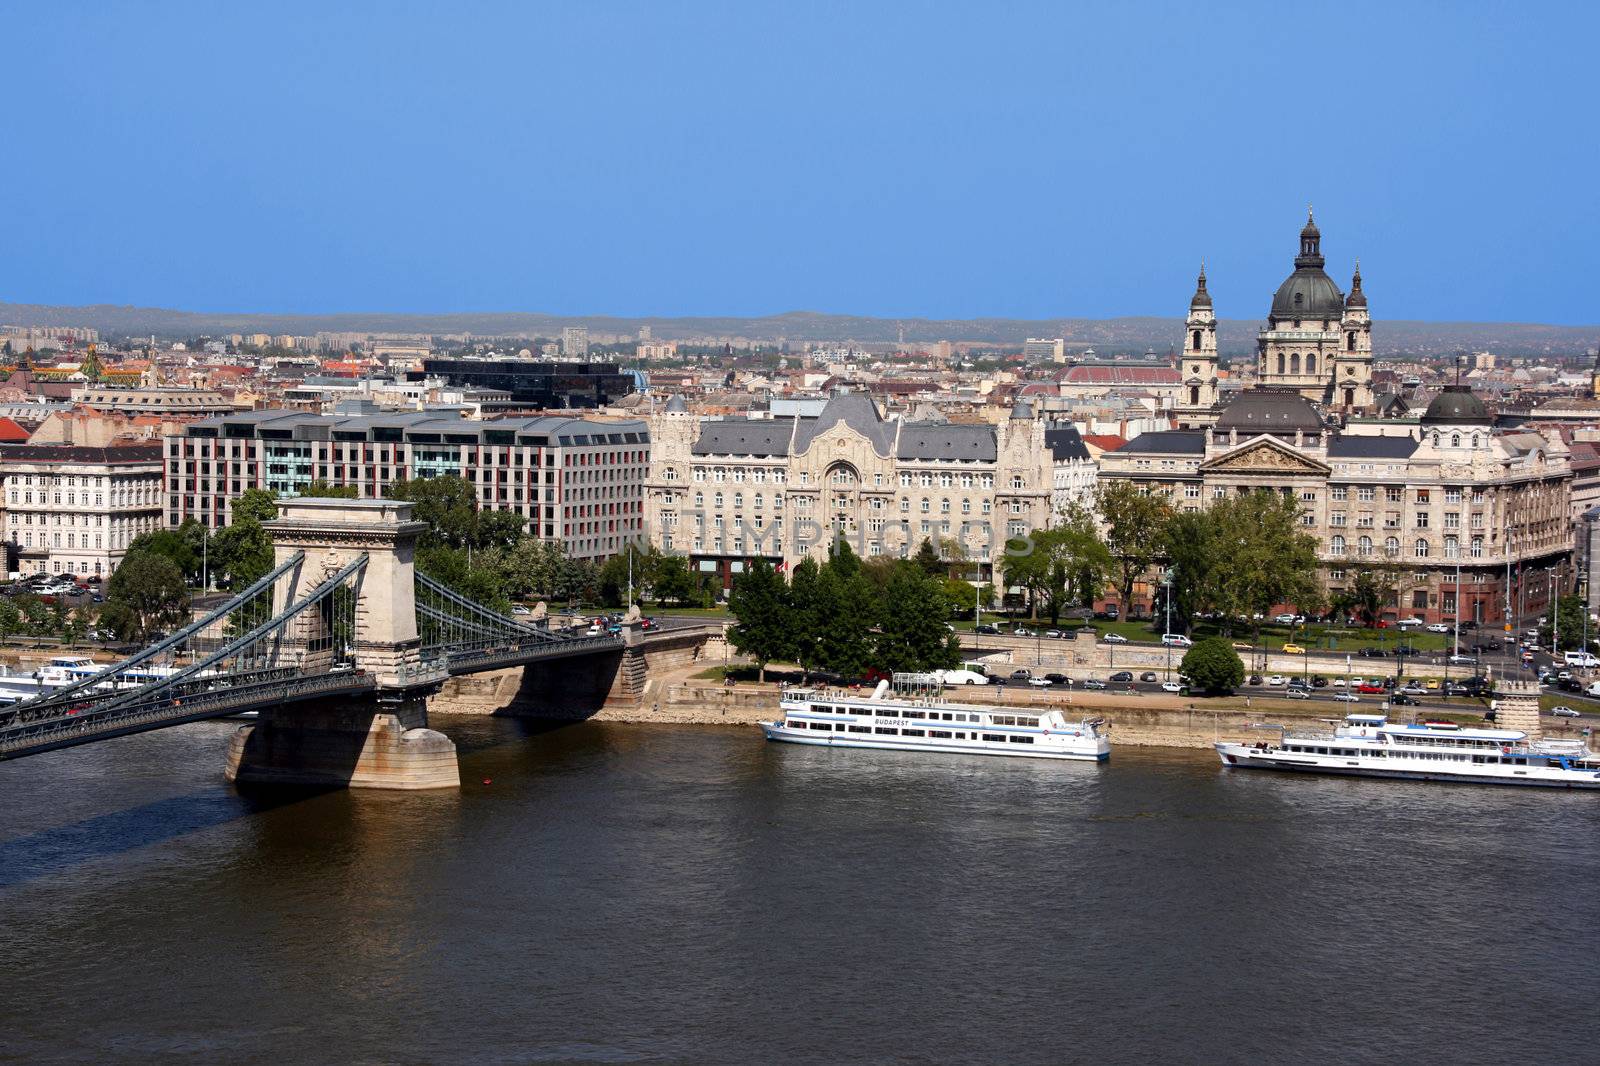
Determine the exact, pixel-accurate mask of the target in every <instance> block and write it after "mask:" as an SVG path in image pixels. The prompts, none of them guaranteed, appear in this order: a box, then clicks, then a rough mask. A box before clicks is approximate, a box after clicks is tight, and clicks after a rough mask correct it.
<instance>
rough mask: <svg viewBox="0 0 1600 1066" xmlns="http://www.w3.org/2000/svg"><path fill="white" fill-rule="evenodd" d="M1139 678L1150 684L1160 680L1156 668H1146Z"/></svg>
mask: <svg viewBox="0 0 1600 1066" xmlns="http://www.w3.org/2000/svg"><path fill="white" fill-rule="evenodd" d="M1139 680H1140V681H1143V682H1144V683H1145V684H1147V685H1148V684H1149V683H1150V682H1152V681H1155V680H1158V678H1157V677H1156V672H1155V671H1154V670H1146V671H1145V672H1144V673H1142V674H1140V675H1139Z"/></svg>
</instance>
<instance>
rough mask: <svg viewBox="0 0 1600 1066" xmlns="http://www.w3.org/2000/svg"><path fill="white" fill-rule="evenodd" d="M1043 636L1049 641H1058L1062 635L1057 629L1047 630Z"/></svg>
mask: <svg viewBox="0 0 1600 1066" xmlns="http://www.w3.org/2000/svg"><path fill="white" fill-rule="evenodd" d="M1044 635H1045V636H1047V637H1049V638H1050V639H1051V640H1060V639H1061V636H1062V633H1061V630H1059V629H1047V630H1045V631H1044Z"/></svg>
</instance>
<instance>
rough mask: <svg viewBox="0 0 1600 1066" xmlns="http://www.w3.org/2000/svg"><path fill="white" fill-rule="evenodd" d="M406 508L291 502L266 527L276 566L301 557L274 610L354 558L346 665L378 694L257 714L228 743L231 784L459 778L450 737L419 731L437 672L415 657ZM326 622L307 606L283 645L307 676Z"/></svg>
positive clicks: (321, 650)
mask: <svg viewBox="0 0 1600 1066" xmlns="http://www.w3.org/2000/svg"><path fill="white" fill-rule="evenodd" d="M411 511H412V505H411V504H410V503H406V502H401V501H396V500H341V499H292V500H283V501H280V502H279V504H278V518H277V519H276V520H274V521H271V522H267V523H265V526H266V528H267V530H268V531H269V532H270V533H271V535H272V541H273V547H274V549H275V552H276V555H277V562H279V563H282V562H285V561H286V560H288V559H289V558H290V557H291V556H293V555H294V553H295V552H297V551H303V552H305V557H306V558H305V562H304V564H302V570H301V573H300V574H299V575H297V580H295V581H293V582H289V583H287V587H286V588H284V589H283V590H281V591H280V594H279V601H278V602H277V603H275V604H274V608H275V610H277V611H282V610H283V609H284V608H285V607H287V605H288V604H289V603H291V602H293V601H294V600H295V599H296V598H298V597H302V596H304V595H306V594H307V593H308V592H310V591H311V590H312V589H314V588H316V587H317V586H318V585H319V584H321V583H322V582H323V581H326V580H327V579H328V578H331V577H333V576H335V575H337V574H338V573H339V572H340V571H341V570H343V569H344V568H345V566H347V565H348V564H350V563H351V562H354V561H355V560H356V559H358V558H359V557H360V556H361V555H363V554H365V555H366V556H367V565H366V569H365V571H364V573H363V574H362V575H361V576H360V577H359V578H358V579H357V580H358V582H359V584H358V585H357V586H356V588H355V596H356V602H355V632H354V633H353V634H352V635H351V636H350V640H351V644H352V645H353V651H354V658H355V669H356V670H357V671H358V672H361V673H364V674H367V675H368V676H370V677H372V678H373V680H374V681H375V682H376V692H377V698H376V699H375V700H374V699H371V698H368V699H366V700H352V699H348V698H346V699H340V700H328V701H322V702H307V703H293V704H285V705H280V706H277V707H273V708H270V709H267V710H263V711H262V712H261V719H260V721H259V723H258V724H257V725H254V726H245V727H243V728H241V729H240V730H239V731H238V733H236V734H235V735H234V736H233V738H232V740H231V741H230V742H229V746H228V770H227V773H228V779H229V780H231V781H237V782H239V783H253V784H288V785H302V786H306V785H309V786H324V787H340V786H343V787H350V788H384V789H421V788H455V787H458V786H459V785H460V783H461V777H460V771H459V769H458V768H457V764H456V749H455V745H454V744H453V743H451V741H450V738H448V737H446V736H445V735H444V734H442V733H438V732H435V731H434V730H432V729H428V728H427V694H428V692H429V691H431V690H432V689H434V688H437V686H438V684H439V682H441V681H442V680H443V679H444V677H445V672H444V670H443V669H442V668H434V667H431V666H430V665H428V664H424V663H423V662H422V638H421V636H420V635H419V634H418V632H417V611H416V575H415V572H414V570H413V568H412V558H413V555H414V553H415V549H416V543H417V536H418V535H419V534H420V533H421V532H422V531H423V530H424V529H425V528H427V527H426V524H425V523H422V522H417V521H413V520H412V518H411ZM339 639H342V638H341V636H340V634H337V633H331V632H329V630H328V625H327V621H326V619H325V617H324V616H323V615H322V614H321V613H319V612H318V611H315V610H307V611H305V612H303V613H302V615H301V616H300V617H298V618H296V619H295V622H294V625H293V626H292V628H291V632H290V634H289V635H288V636H287V637H286V638H285V646H286V648H287V649H288V650H290V651H291V652H292V653H294V654H295V655H297V656H298V661H300V662H301V663H303V664H304V665H305V668H306V670H307V671H308V672H315V671H317V670H321V669H326V668H327V667H328V666H329V665H330V662H331V660H332V658H333V655H334V644H335V642H336V641H337V640H339Z"/></svg>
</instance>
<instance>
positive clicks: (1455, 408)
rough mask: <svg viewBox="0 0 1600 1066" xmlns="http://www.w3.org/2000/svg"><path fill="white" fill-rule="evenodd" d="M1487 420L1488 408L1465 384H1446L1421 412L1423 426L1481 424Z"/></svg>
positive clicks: (1485, 423)
mask: <svg viewBox="0 0 1600 1066" xmlns="http://www.w3.org/2000/svg"><path fill="white" fill-rule="evenodd" d="M1488 422H1489V409H1488V408H1487V407H1485V406H1483V401H1482V400H1480V399H1478V398H1477V397H1476V396H1474V395H1473V394H1472V390H1471V389H1469V388H1468V387H1467V386H1465V385H1446V386H1445V387H1444V390H1443V391H1442V392H1440V393H1439V395H1437V396H1435V397H1434V398H1433V402H1432V403H1430V404H1429V405H1428V409H1427V410H1426V411H1424V412H1423V413H1422V424H1423V425H1425V426H1482V425H1487V424H1488Z"/></svg>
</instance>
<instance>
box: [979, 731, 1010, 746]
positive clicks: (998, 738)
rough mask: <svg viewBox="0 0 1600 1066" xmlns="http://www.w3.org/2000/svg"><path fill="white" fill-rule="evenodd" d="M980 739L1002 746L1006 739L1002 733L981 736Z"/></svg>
mask: <svg viewBox="0 0 1600 1066" xmlns="http://www.w3.org/2000/svg"><path fill="white" fill-rule="evenodd" d="M982 739H984V740H987V741H991V742H993V743H995V744H1002V743H1004V742H1005V739H1006V737H1005V734H1004V733H985V734H983V737H982Z"/></svg>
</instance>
